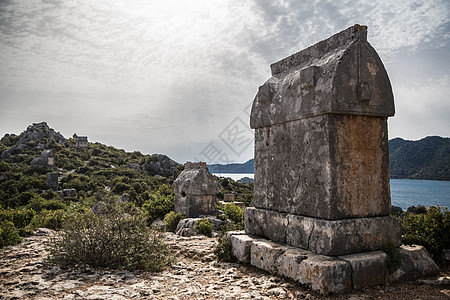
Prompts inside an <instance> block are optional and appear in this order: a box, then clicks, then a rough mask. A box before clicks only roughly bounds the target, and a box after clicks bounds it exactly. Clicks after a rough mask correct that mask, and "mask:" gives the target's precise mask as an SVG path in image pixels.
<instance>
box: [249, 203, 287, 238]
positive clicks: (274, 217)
mask: <svg viewBox="0 0 450 300" xmlns="http://www.w3.org/2000/svg"><path fill="white" fill-rule="evenodd" d="M244 222H245V228H246V229H245V230H246V232H247V233H250V234H254V235H257V236H260V237H266V238H268V239H270V240H272V241H275V242H280V243H285V242H286V228H287V225H288V218H287V214H283V213H279V212H276V211H270V210H265V209H257V208H254V207H247V208H246V209H245V215H244Z"/></svg>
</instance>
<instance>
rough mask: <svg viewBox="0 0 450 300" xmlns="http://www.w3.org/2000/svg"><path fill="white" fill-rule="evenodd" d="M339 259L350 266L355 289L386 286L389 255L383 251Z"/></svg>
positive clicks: (351, 255)
mask: <svg viewBox="0 0 450 300" xmlns="http://www.w3.org/2000/svg"><path fill="white" fill-rule="evenodd" d="M339 258H340V259H342V260H343V261H346V262H348V263H349V264H350V266H351V268H352V272H353V276H352V282H353V288H355V289H362V288H365V287H368V286H371V285H377V284H385V283H386V281H387V279H388V272H389V271H388V269H387V264H386V260H387V255H386V253H384V252H383V251H373V252H365V253H358V254H350V255H345V256H339Z"/></svg>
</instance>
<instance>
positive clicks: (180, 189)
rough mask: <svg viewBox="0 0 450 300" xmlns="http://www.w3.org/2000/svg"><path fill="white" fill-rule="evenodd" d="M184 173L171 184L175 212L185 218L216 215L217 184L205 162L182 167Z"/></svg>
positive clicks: (188, 163)
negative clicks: (173, 192) (173, 193)
mask: <svg viewBox="0 0 450 300" xmlns="http://www.w3.org/2000/svg"><path fill="white" fill-rule="evenodd" d="M184 167H185V168H184V171H183V172H181V173H180V175H178V177H177V179H175V181H174V182H173V187H174V191H175V212H177V213H182V214H183V215H185V216H186V217H189V218H195V217H198V216H201V215H217V199H216V193H217V191H218V188H219V183H218V182H217V181H216V180H215V178H214V176H213V175H212V174H211V173H210V172H209V171H208V168H207V167H206V163H205V162H198V163H191V162H187V163H186V164H185V165H184Z"/></svg>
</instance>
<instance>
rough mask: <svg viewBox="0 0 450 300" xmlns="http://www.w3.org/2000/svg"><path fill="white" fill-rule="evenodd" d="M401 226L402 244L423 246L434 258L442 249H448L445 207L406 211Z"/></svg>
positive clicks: (448, 223) (448, 224) (449, 237)
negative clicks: (415, 211) (417, 211)
mask: <svg viewBox="0 0 450 300" xmlns="http://www.w3.org/2000/svg"><path fill="white" fill-rule="evenodd" d="M401 226H402V234H403V239H402V241H403V243H404V244H408V245H411V244H417V245H422V246H425V248H426V249H427V250H428V252H430V254H432V255H433V256H434V257H435V258H437V257H439V256H440V255H441V252H442V250H443V249H450V234H449V232H450V211H449V210H448V208H446V207H439V206H437V207H436V206H430V207H429V208H428V209H427V210H426V212H425V213H420V214H415V213H411V212H407V213H405V214H404V215H403V217H402V219H401Z"/></svg>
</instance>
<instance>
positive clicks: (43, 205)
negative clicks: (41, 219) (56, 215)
mask: <svg viewBox="0 0 450 300" xmlns="http://www.w3.org/2000/svg"><path fill="white" fill-rule="evenodd" d="M27 207H29V208H31V209H33V210H34V211H36V212H40V211H41V210H43V209H46V210H58V209H62V210H65V209H67V205H66V204H65V203H64V202H63V201H62V200H61V199H60V198H59V199H58V198H53V199H50V200H47V199H45V198H42V197H41V196H37V195H36V196H34V197H33V198H32V199H31V200H30V202H29V203H28V205H27Z"/></svg>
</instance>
